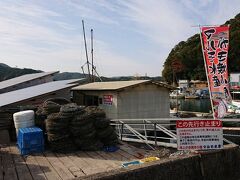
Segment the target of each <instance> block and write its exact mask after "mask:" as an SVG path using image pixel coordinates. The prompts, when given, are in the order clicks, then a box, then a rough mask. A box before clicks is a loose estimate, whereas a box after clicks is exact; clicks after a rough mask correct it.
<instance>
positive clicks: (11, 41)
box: [0, 0, 240, 76]
mask: <svg viewBox="0 0 240 180" xmlns="http://www.w3.org/2000/svg"><path fill="white" fill-rule="evenodd" d="M238 13H240V1H239V0H230V1H229V0H41V1H37V0H14V1H13V0H1V1H0V58H1V60H0V62H2V63H6V64H8V65H10V66H13V67H19V68H23V67H26V68H34V69H40V70H43V71H55V70H59V71H61V72H66V71H68V72H81V66H82V65H83V64H84V63H85V62H86V58H85V52H84V43H83V33H82V24H81V21H82V19H83V20H84V21H85V29H86V35H87V38H88V48H90V42H89V39H90V29H91V28H92V29H94V56H95V58H94V59H95V63H96V64H95V65H96V66H97V70H98V73H99V74H100V75H102V76H121V75H124V76H127V75H136V74H138V75H145V74H147V75H148V76H159V75H161V73H162V69H163V63H164V62H165V59H166V58H167V56H168V54H169V52H170V51H171V49H172V48H173V47H174V46H175V45H176V44H177V43H178V42H179V41H185V40H187V39H188V38H189V37H190V36H192V35H194V34H196V33H198V31H199V30H198V28H194V27H192V26H194V25H199V24H201V25H206V24H207V25H217V24H223V23H224V22H225V21H226V20H228V19H230V18H233V17H234V16H235V15H236V14H238ZM89 55H90V50H89Z"/></svg>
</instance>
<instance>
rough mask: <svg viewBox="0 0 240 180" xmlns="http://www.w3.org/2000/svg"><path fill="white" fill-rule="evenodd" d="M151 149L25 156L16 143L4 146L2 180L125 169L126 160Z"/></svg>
mask: <svg viewBox="0 0 240 180" xmlns="http://www.w3.org/2000/svg"><path fill="white" fill-rule="evenodd" d="M147 153H148V152H147V151H145V150H143V149H139V148H136V147H134V146H131V145H129V144H125V143H124V144H122V145H120V149H119V150H118V151H116V152H104V151H91V152H90V151H76V152H73V153H66V154H63V153H53V152H51V151H48V150H47V151H45V152H43V153H36V154H33V155H29V156H21V155H20V154H19V151H18V148H17V147H16V145H15V144H9V145H0V171H1V173H0V180H2V179H3V180H4V179H6V180H18V179H19V180H29V179H33V180H42V179H50V180H53V179H60V180H65V179H73V178H76V177H78V178H80V179H81V177H84V176H86V175H92V174H96V173H99V172H107V171H110V170H114V169H119V168H122V167H121V165H122V163H124V162H128V161H133V160H137V159H141V158H143V157H144V156H145V155H147Z"/></svg>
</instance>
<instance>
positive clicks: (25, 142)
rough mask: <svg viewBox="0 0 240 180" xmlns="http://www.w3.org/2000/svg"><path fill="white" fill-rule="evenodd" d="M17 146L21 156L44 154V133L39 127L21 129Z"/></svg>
mask: <svg viewBox="0 0 240 180" xmlns="http://www.w3.org/2000/svg"><path fill="white" fill-rule="evenodd" d="M17 144H18V148H19V151H20V153H21V155H28V154H31V153H38V152H43V151H44V139H43V131H42V130H41V129H40V128H38V127H29V128H20V129H19V131H18V138H17Z"/></svg>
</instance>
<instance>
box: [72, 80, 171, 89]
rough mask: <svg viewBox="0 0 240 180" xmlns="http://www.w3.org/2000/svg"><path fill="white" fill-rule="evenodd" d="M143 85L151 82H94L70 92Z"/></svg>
mask: <svg viewBox="0 0 240 180" xmlns="http://www.w3.org/2000/svg"><path fill="white" fill-rule="evenodd" d="M143 83H151V81H150V80H134V81H111V82H94V83H89V84H84V85H80V86H77V87H74V88H72V90H89V91H94V90H96V91H106V90H119V89H123V88H127V87H131V86H136V85H139V84H143ZM154 84H155V83H154ZM156 85H159V86H162V87H166V86H164V85H163V84H161V83H156ZM166 88H169V87H166Z"/></svg>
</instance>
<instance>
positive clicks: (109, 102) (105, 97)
mask: <svg viewBox="0 0 240 180" xmlns="http://www.w3.org/2000/svg"><path fill="white" fill-rule="evenodd" d="M103 104H104V105H112V104H113V96H112V95H103Z"/></svg>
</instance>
